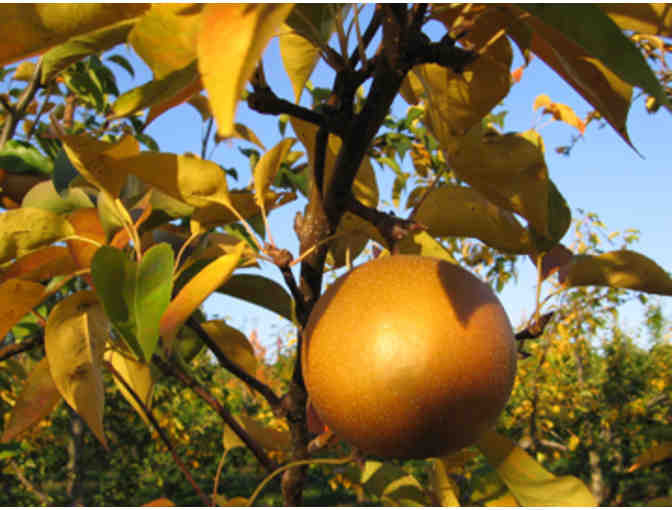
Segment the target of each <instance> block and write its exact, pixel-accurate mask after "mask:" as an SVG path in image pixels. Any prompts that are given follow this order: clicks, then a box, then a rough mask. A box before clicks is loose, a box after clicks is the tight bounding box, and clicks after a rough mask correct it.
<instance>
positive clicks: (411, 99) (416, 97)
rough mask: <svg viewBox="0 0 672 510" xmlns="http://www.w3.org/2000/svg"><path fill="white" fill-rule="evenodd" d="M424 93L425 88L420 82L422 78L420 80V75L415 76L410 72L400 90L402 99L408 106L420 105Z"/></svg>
mask: <svg viewBox="0 0 672 510" xmlns="http://www.w3.org/2000/svg"><path fill="white" fill-rule="evenodd" d="M423 92H424V88H423V87H422V82H421V81H420V78H418V75H417V74H415V72H414V71H410V72H409V73H408V74H406V77H405V78H404V81H403V82H401V88H400V89H399V93H400V94H401V97H403V98H404V100H405V101H406V102H407V103H408V104H418V103H419V102H420V100H421V99H422V93H423Z"/></svg>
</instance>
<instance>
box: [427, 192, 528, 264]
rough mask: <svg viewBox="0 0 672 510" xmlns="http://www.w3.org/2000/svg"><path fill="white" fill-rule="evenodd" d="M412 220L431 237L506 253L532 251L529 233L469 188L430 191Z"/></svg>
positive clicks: (503, 210) (509, 214) (513, 217)
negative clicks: (472, 241)
mask: <svg viewBox="0 0 672 510" xmlns="http://www.w3.org/2000/svg"><path fill="white" fill-rule="evenodd" d="M414 218H415V220H416V221H417V222H419V223H420V224H422V225H424V226H426V227H427V229H428V231H429V233H430V234H432V235H433V236H439V237H446V236H459V237H475V238H477V239H480V240H481V241H483V242H484V243H486V244H487V245H489V246H492V247H493V248H497V249H498V250H502V251H505V252H508V253H528V252H529V251H530V250H531V249H532V241H531V239H530V236H529V233H528V232H527V230H526V229H524V228H523V226H522V225H521V224H520V223H519V222H518V220H517V219H516V218H515V216H514V215H513V214H511V213H510V212H509V211H507V210H505V209H502V208H501V207H498V206H497V205H495V204H493V203H492V202H490V201H488V200H487V199H486V198H485V197H484V196H483V195H482V194H481V193H479V192H478V191H476V190H475V189H472V188H465V187H462V186H452V185H448V184H444V185H443V186H440V187H438V188H435V189H433V190H431V191H430V192H429V194H428V195H427V196H426V197H425V198H424V200H423V201H422V203H421V204H420V207H419V208H418V209H417V211H416V214H415V217H414Z"/></svg>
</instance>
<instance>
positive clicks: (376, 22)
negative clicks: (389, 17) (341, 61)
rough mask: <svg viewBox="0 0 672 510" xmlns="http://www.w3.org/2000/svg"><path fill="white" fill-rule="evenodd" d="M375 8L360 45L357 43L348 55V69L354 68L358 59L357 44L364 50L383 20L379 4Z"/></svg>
mask: <svg viewBox="0 0 672 510" xmlns="http://www.w3.org/2000/svg"><path fill="white" fill-rule="evenodd" d="M375 9H376V10H375V11H374V13H373V17H372V18H371V21H370V22H369V26H368V27H366V30H365V31H364V35H362V41H361V45H358V47H357V48H355V50H354V51H353V52H352V55H350V69H354V68H355V66H356V65H357V62H359V59H360V50H359V46H361V47H362V49H364V50H366V48H367V47H368V46H369V44H370V43H371V40H372V39H373V36H374V35H376V32H377V31H378V29H379V28H380V25H381V22H382V20H383V9H382V7H381V6H380V5H376V7H375Z"/></svg>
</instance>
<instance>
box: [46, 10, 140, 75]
mask: <svg viewBox="0 0 672 510" xmlns="http://www.w3.org/2000/svg"><path fill="white" fill-rule="evenodd" d="M135 22H136V20H135V19H131V20H125V21H121V22H119V23H115V24H113V25H109V26H105V27H103V28H100V29H98V30H94V31H93V32H89V33H86V34H82V35H77V36H75V37H72V38H70V39H68V40H67V41H66V42H65V43H63V44H60V45H58V46H56V47H54V48H52V49H50V50H49V51H48V52H46V53H45V54H44V57H43V58H42V82H43V83H46V82H48V81H49V80H50V79H51V78H52V77H54V76H55V75H56V74H58V73H59V72H61V71H62V70H63V69H65V68H67V67H68V66H69V65H70V64H72V63H74V62H77V61H78V60H81V59H82V58H84V57H86V56H88V55H94V54H96V53H98V52H101V51H105V50H109V49H110V48H112V47H114V46H116V45H117V44H121V43H123V42H125V41H126V38H127V37H128V34H129V32H130V31H131V29H132V28H133V25H134V24H135Z"/></svg>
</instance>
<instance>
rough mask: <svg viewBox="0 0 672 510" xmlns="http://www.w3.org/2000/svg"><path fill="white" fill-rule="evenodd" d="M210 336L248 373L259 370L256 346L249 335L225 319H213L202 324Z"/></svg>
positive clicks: (252, 373)
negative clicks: (230, 324)
mask: <svg viewBox="0 0 672 510" xmlns="http://www.w3.org/2000/svg"><path fill="white" fill-rule="evenodd" d="M201 326H203V329H204V330H205V331H206V333H208V336H209V337H210V338H211V339H212V340H213V341H214V342H215V343H216V344H217V345H218V347H219V348H220V349H221V350H222V352H224V354H226V357H227V358H229V359H230V360H231V361H233V362H234V363H236V364H237V365H238V366H239V367H241V368H242V369H243V370H245V371H246V372H247V373H248V374H250V375H254V374H255V372H256V370H257V358H256V357H255V356H254V348H253V347H252V344H250V341H249V340H248V339H247V337H246V336H245V335H244V334H243V333H241V332H240V331H238V330H237V329H235V328H232V327H231V326H229V325H228V324H227V323H226V322H225V321H223V320H212V321H208V322H204V323H202V324H201Z"/></svg>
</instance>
